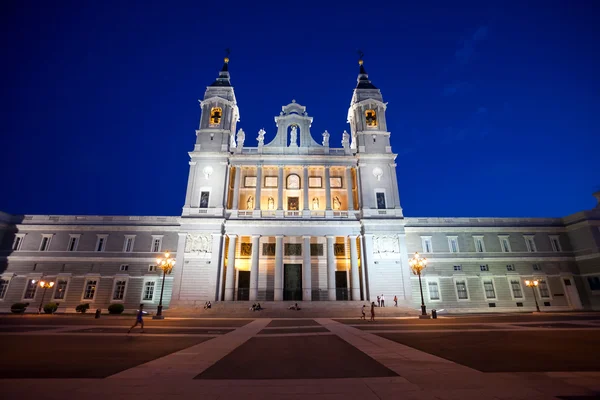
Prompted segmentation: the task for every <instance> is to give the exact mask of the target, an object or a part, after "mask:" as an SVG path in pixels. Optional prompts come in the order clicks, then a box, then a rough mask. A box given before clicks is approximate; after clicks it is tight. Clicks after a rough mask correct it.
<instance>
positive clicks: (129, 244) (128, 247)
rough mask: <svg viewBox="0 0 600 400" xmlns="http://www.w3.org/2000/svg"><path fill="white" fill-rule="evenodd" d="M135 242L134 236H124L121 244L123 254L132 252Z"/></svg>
mask: <svg viewBox="0 0 600 400" xmlns="http://www.w3.org/2000/svg"><path fill="white" fill-rule="evenodd" d="M134 240H135V235H126V236H125V242H124V243H123V252H124V253H131V252H133V242H134Z"/></svg>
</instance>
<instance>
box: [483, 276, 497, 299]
mask: <svg viewBox="0 0 600 400" xmlns="http://www.w3.org/2000/svg"><path fill="white" fill-rule="evenodd" d="M483 288H484V289H485V298H486V299H495V298H496V291H495V290H494V281H492V280H485V281H483Z"/></svg>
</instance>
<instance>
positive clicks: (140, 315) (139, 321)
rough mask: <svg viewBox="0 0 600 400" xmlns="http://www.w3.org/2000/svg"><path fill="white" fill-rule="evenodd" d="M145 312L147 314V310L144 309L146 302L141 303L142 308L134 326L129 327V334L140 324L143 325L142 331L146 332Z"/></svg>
mask: <svg viewBox="0 0 600 400" xmlns="http://www.w3.org/2000/svg"><path fill="white" fill-rule="evenodd" d="M144 314H146V311H144V304H140V309H139V310H138V312H137V315H136V317H135V324H133V326H132V327H131V328H129V330H128V331H127V334H129V333H130V332H131V330H132V329H133V328H135V327H136V326H137V325H138V324H140V325H141V326H142V333H144V319H143V317H144Z"/></svg>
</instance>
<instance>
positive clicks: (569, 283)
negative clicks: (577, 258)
mask: <svg viewBox="0 0 600 400" xmlns="http://www.w3.org/2000/svg"><path fill="white" fill-rule="evenodd" d="M563 283H564V285H565V294H566V295H567V301H568V302H569V305H570V306H571V308H572V309H574V310H581V309H582V308H583V306H582V305H581V300H580V299H579V293H577V288H576V287H575V283H574V282H573V278H563Z"/></svg>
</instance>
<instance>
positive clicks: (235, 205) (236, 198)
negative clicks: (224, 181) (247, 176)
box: [231, 165, 242, 210]
mask: <svg viewBox="0 0 600 400" xmlns="http://www.w3.org/2000/svg"><path fill="white" fill-rule="evenodd" d="M241 180H242V167H241V166H239V165H236V166H235V180H234V183H233V202H232V203H231V208H232V209H234V210H239V203H240V181H241Z"/></svg>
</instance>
